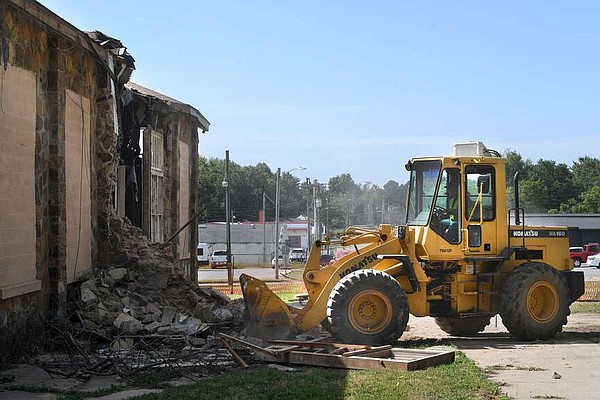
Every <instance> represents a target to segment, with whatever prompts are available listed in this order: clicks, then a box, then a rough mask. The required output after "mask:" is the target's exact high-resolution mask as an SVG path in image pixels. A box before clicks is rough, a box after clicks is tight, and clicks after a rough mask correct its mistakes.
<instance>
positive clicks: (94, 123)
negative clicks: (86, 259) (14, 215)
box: [0, 2, 115, 350]
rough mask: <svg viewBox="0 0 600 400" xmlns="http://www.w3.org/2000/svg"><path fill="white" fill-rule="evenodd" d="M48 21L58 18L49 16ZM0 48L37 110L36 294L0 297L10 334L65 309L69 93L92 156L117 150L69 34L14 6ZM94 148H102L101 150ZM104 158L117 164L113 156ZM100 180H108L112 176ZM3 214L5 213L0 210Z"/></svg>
mask: <svg viewBox="0 0 600 400" xmlns="http://www.w3.org/2000/svg"><path fill="white" fill-rule="evenodd" d="M46 17H48V18H56V16H53V15H48V16H46ZM71 29H72V28H71ZM81 35H83V34H81ZM82 40H83V39H82ZM0 44H1V52H2V54H3V55H4V57H3V59H2V66H1V67H2V68H3V69H7V68H14V69H20V70H24V71H29V72H31V73H32V74H33V76H35V99H34V100H33V104H31V107H34V108H35V149H32V152H33V157H34V163H35V167H34V174H33V176H32V177H31V179H32V180H33V182H32V186H33V187H34V191H33V193H34V197H35V223H34V225H35V261H33V262H32V263H31V265H29V267H28V268H30V269H31V271H32V273H33V275H34V276H35V279H36V280H37V281H38V282H40V283H41V285H40V286H41V288H37V289H38V291H36V292H27V293H26V292H23V293H16V292H15V293H14V295H13V296H11V297H10V298H1V299H0V310H2V314H1V315H0V329H3V326H2V324H3V323H9V322H10V323H11V326H12V328H14V327H17V326H21V327H24V328H23V329H26V327H27V326H29V325H31V326H32V328H33V327H34V326H38V325H39V324H40V323H41V319H44V318H51V317H57V316H58V317H64V312H65V309H66V302H67V286H68V285H67V282H68V280H67V276H66V273H67V269H66V259H67V253H66V245H67V228H66V171H65V163H66V160H67V158H68V157H69V156H70V155H69V154H66V152H65V118H66V114H65V112H66V100H67V99H66V93H67V91H72V92H73V93H76V94H77V95H78V96H82V97H84V98H87V99H90V100H91V102H90V112H89V118H90V119H89V124H90V128H91V129H90V133H91V138H90V139H91V140H90V144H89V146H90V154H98V153H100V154H102V150H97V148H98V147H100V148H101V149H102V148H103V149H106V148H107V147H108V149H106V150H107V151H106V152H107V153H110V152H112V154H114V149H115V148H114V146H112V147H111V146H110V145H109V146H106V145H105V144H106V143H114V142H115V138H114V133H113V132H112V129H111V128H112V123H111V122H110V120H111V119H112V114H113V113H112V108H111V107H110V102H109V101H98V102H97V101H96V99H97V98H101V97H102V96H106V89H105V88H106V86H107V80H106V77H105V75H106V73H105V72H103V70H102V68H101V67H100V66H99V65H98V61H97V58H96V57H95V55H94V54H92V53H91V52H90V51H89V50H86V49H85V48H84V46H82V45H81V44H80V43H77V42H75V41H74V40H73V39H72V38H69V37H68V35H65V34H63V33H61V32H57V31H55V30H53V29H51V28H49V27H48V26H47V25H46V23H44V22H42V20H41V19H38V18H34V17H32V16H31V15H30V14H29V13H28V12H25V11H24V10H22V9H19V8H17V7H15V6H13V5H12V3H11V2H2V7H0ZM4 101H8V99H4ZM107 104H109V105H108V106H107ZM98 115H100V117H98ZM105 127H106V129H105ZM1 129H2V128H1V127H0V130H1ZM96 142H100V146H98V145H96ZM103 155H104V156H106V154H103ZM92 159H93V158H92ZM104 159H105V161H106V162H108V163H114V156H112V155H111V156H110V157H104ZM99 164H101V163H99ZM102 166H104V165H103V164H101V165H100V167H102ZM89 169H90V170H89V176H99V175H98V173H97V171H98V170H99V169H101V168H99V167H97V166H95V165H94V162H91V163H90V165H89ZM110 169H112V167H111V168H110ZM86 172H87V171H86ZM105 176H108V177H110V174H106V175H105ZM105 176H101V178H100V179H99V180H98V181H95V180H94V179H92V180H91V182H90V185H91V187H90V190H89V192H90V193H89V196H90V197H91V203H92V204H94V205H97V204H98V203H99V202H101V201H105V200H106V197H108V196H107V195H106V194H107V192H110V191H111V190H112V189H111V187H110V183H111V181H110V180H109V179H110V178H106V177H105ZM23 184H25V185H26V184H27V182H24V183H23ZM100 185H102V186H103V190H101V189H100ZM104 204H106V202H105V203H104ZM91 208H92V209H93V208H95V207H94V206H92V207H91ZM3 211H6V210H0V212H3ZM97 217H98V215H97V212H96V211H92V215H91V217H90V218H91V229H92V231H93V232H97V231H98V227H97V222H96V221H97ZM88 223H89V218H88ZM92 236H94V235H92ZM89 246H90V247H91V252H92V254H93V256H92V259H93V257H94V256H95V255H96V243H95V242H94V241H93V240H92V243H89ZM9 320H10V321H9ZM4 328H6V327H4ZM11 330H12V331H13V334H14V335H19V332H18V331H16V330H15V329H11ZM34 331H36V330H32V332H34ZM2 336H4V340H10V338H9V337H8V336H5V335H2ZM1 347H2V349H3V350H6V349H7V347H4V346H1Z"/></svg>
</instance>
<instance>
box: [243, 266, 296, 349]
mask: <svg viewBox="0 0 600 400" xmlns="http://www.w3.org/2000/svg"><path fill="white" fill-rule="evenodd" d="M240 284H241V288H242V293H243V294H244V303H246V318H247V319H248V320H247V330H246V335H248V336H252V337H257V338H259V339H263V340H272V339H290V338H291V337H293V336H294V334H295V331H296V330H295V329H294V324H293V320H292V314H291V312H290V308H289V306H288V305H287V304H285V303H284V302H283V300H281V299H280V298H279V297H277V295H276V294H275V293H273V292H272V291H271V289H269V288H268V287H267V285H266V284H265V283H264V282H263V281H261V280H260V279H257V278H254V277H252V276H250V275H246V274H242V275H240Z"/></svg>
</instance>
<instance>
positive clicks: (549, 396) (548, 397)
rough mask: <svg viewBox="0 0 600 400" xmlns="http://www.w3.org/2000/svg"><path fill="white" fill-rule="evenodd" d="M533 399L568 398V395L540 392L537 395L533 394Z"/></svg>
mask: <svg viewBox="0 0 600 400" xmlns="http://www.w3.org/2000/svg"><path fill="white" fill-rule="evenodd" d="M532 399H566V397H562V396H552V395H539V394H538V395H537V396H533V397H532Z"/></svg>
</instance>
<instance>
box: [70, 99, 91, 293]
mask: <svg viewBox="0 0 600 400" xmlns="http://www.w3.org/2000/svg"><path fill="white" fill-rule="evenodd" d="M65 97H66V100H65V102H66V108H65V172H66V180H67V182H66V190H67V193H66V202H67V211H66V213H67V282H69V283H70V282H73V281H74V280H76V279H77V276H79V275H81V274H82V273H84V272H86V271H89V270H90V269H91V267H92V218H91V194H90V101H89V100H88V99H87V98H85V97H83V96H81V95H79V94H77V93H75V92H72V91H70V90H67V91H66V96H65Z"/></svg>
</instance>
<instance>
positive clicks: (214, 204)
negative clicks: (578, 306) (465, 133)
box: [198, 149, 600, 230]
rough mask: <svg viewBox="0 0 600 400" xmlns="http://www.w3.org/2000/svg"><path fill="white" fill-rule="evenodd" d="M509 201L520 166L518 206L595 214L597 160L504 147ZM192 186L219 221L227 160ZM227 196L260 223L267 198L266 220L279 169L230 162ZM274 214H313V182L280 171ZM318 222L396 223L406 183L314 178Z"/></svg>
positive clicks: (204, 164)
mask: <svg viewBox="0 0 600 400" xmlns="http://www.w3.org/2000/svg"><path fill="white" fill-rule="evenodd" d="M503 156H504V157H506V160H507V164H506V186H507V188H508V190H507V192H508V196H507V202H508V204H509V205H511V204H512V201H513V198H514V189H513V186H512V185H513V182H512V181H513V176H514V174H515V172H517V171H519V172H520V177H521V178H520V198H521V206H522V207H524V208H525V211H526V212H529V213H532V212H537V213H558V212H560V213H599V212H600V160H599V159H597V158H592V157H587V156H585V157H580V158H579V159H578V160H577V161H575V162H573V164H572V165H571V166H568V165H566V164H564V163H556V162H555V161H552V160H544V159H540V160H538V161H537V162H532V161H531V160H529V159H524V158H523V157H522V156H521V155H520V154H519V153H518V152H516V151H514V150H510V149H509V150H506V151H505V152H504V154H503ZM198 168H199V173H198V192H199V196H200V202H201V206H202V207H203V208H204V209H205V211H204V213H203V214H202V215H201V219H202V221H224V220H225V190H224V189H223V187H222V182H223V181H224V179H225V160H223V159H218V158H210V159H207V158H205V157H200V158H199V167H198ZM229 170H230V179H229V188H230V201H231V210H232V218H233V219H232V220H233V221H234V222H246V221H258V219H259V211H260V210H262V207H263V193H264V194H265V196H266V197H265V199H266V220H267V221H273V220H274V219H275V186H276V178H277V177H276V174H277V171H272V170H271V169H270V168H269V166H268V165H267V164H265V163H258V164H256V165H254V166H241V165H239V164H236V163H235V162H233V161H230V164H229ZM279 183H280V218H281V219H282V220H286V219H293V218H296V217H298V216H300V215H304V216H305V215H306V214H307V211H308V215H309V217H311V216H312V214H313V210H314V206H315V196H314V193H315V182H310V181H308V180H300V179H299V178H297V177H296V176H294V175H292V174H291V173H289V172H283V173H282V174H281V177H280V181H279ZM318 186H319V190H318V192H319V194H320V196H319V198H320V208H319V210H320V220H321V223H322V224H323V225H326V229H328V230H339V229H343V228H345V227H347V226H351V225H370V226H375V225H378V224H380V223H390V224H392V225H394V224H401V223H403V222H404V219H405V211H406V208H405V207H406V193H407V189H408V182H406V183H399V182H397V181H395V180H389V181H388V182H387V183H386V184H385V185H383V187H379V186H378V185H375V184H372V183H362V184H361V183H356V182H354V180H353V179H352V176H351V175H350V174H340V175H337V176H334V177H332V178H330V179H329V181H328V182H319V183H318Z"/></svg>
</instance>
